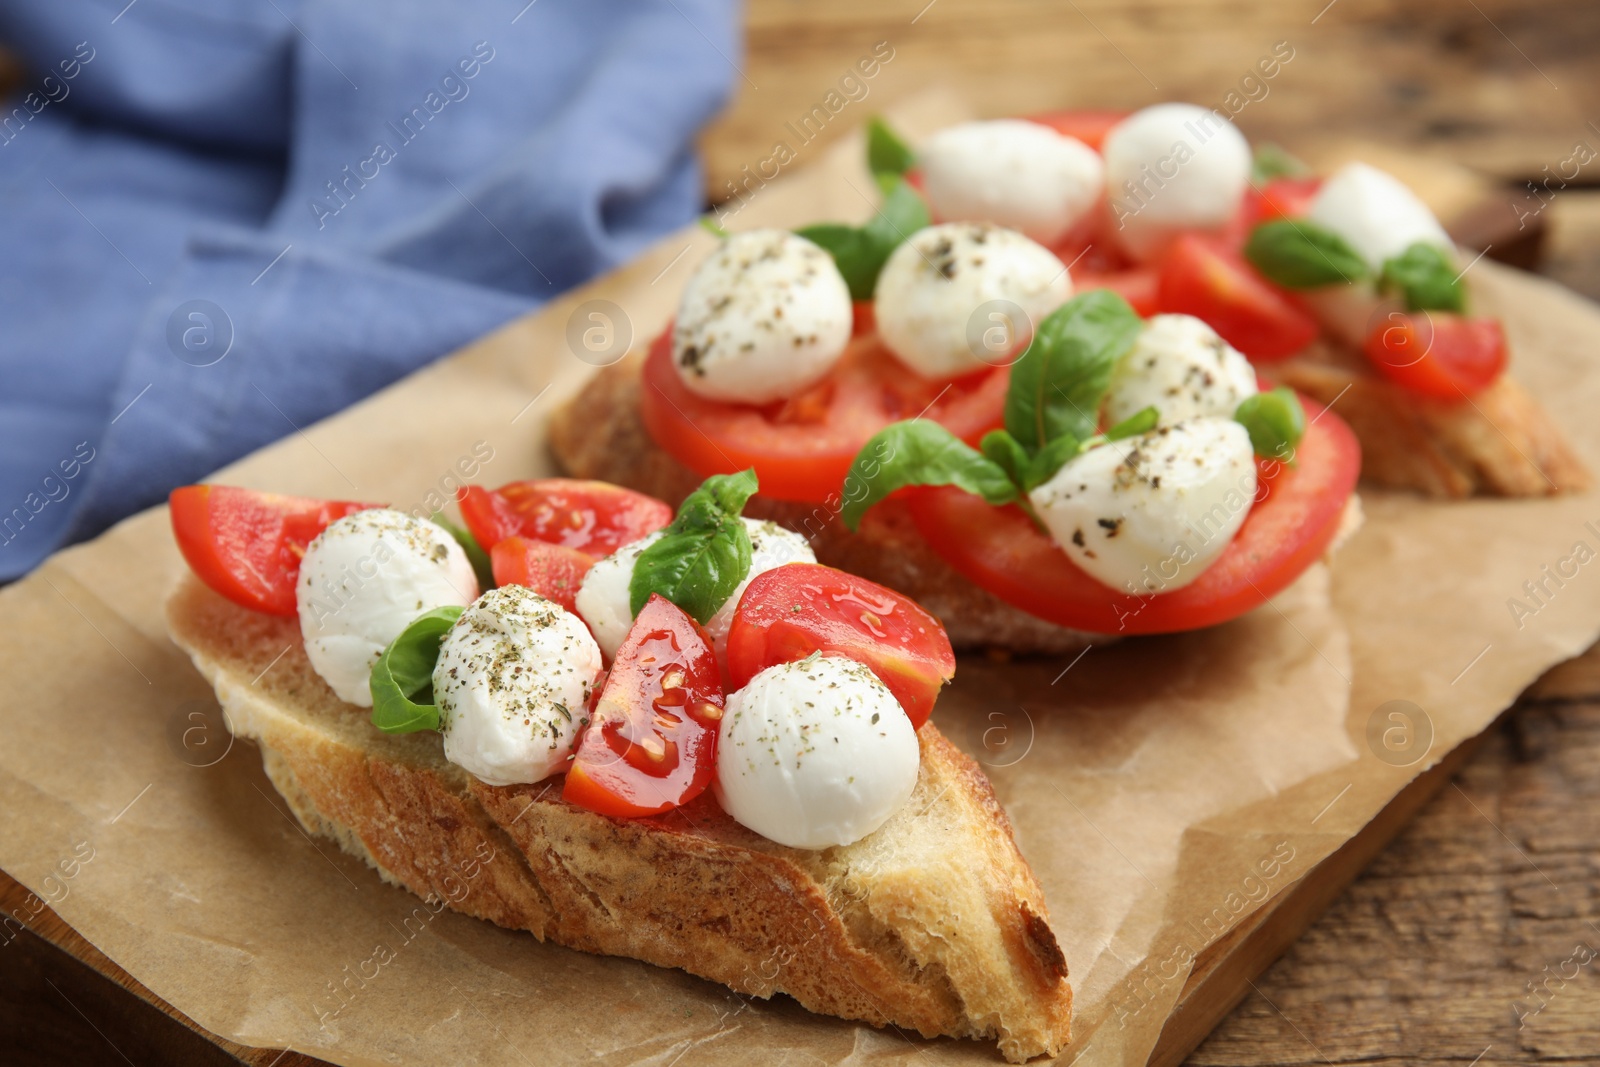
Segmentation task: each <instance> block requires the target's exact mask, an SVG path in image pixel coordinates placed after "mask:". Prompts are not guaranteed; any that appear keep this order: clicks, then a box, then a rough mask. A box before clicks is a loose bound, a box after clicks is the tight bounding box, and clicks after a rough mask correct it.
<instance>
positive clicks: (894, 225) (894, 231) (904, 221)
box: [861, 178, 933, 259]
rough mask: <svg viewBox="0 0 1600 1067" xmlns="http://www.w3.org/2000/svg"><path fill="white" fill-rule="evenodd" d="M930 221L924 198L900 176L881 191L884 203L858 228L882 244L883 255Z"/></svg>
mask: <svg viewBox="0 0 1600 1067" xmlns="http://www.w3.org/2000/svg"><path fill="white" fill-rule="evenodd" d="M931 225H933V217H932V216H931V215H929V214H928V204H927V201H925V200H923V199H922V194H921V193H919V192H917V191H916V189H914V188H913V187H912V185H911V183H910V182H908V181H906V180H905V179H904V178H900V179H898V180H896V181H895V182H894V184H893V185H891V186H890V187H889V188H888V189H886V190H885V191H884V198H883V206H882V207H881V208H879V209H878V213H877V214H876V215H874V216H872V218H871V219H870V220H869V221H868V222H867V224H866V225H865V226H863V227H862V228H861V229H862V231H863V232H864V233H866V234H867V235H868V236H869V237H870V238H871V239H872V240H874V241H875V242H877V243H878V244H880V245H882V246H883V250H884V251H883V258H884V259H888V258H889V253H890V252H893V251H894V250H895V249H896V248H899V247H900V243H901V242H902V241H904V240H905V239H906V238H907V237H910V236H911V235H912V234H914V233H916V232H917V231H918V230H921V229H926V228H927V227H929V226H931Z"/></svg>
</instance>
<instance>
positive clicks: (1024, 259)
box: [873, 222, 1072, 380]
mask: <svg viewBox="0 0 1600 1067" xmlns="http://www.w3.org/2000/svg"><path fill="white" fill-rule="evenodd" d="M1071 295H1072V279H1071V277H1069V276H1068V274H1067V268H1066V265H1065V264H1063V263H1062V262H1061V261H1060V260H1059V259H1057V258H1056V257H1055V255H1054V254H1053V253H1052V252H1051V251H1050V250H1049V249H1048V248H1045V247H1044V246H1043V245H1040V244H1038V243H1036V242H1034V241H1030V240H1029V239H1028V238H1026V237H1024V236H1022V234H1020V233H1017V232H1016V231H1014V230H1006V229H1002V228H1000V227H999V226H994V225H991V224H989V223H986V222H947V223H944V224H943V225H939V226H930V227H928V228H927V229H925V230H919V231H917V232H916V233H914V234H912V235H911V237H910V239H908V240H907V241H905V242H904V243H902V244H901V245H900V247H899V248H896V249H895V250H894V252H893V253H891V254H890V256H889V261H888V262H887V263H885V264H884V265H883V273H882V274H880V275H878V289H877V292H876V293H875V294H874V297H873V310H874V313H875V315H876V318H877V323H878V336H879V337H881V338H882V339H883V343H884V344H885V345H887V346H888V347H889V350H890V351H891V352H893V353H894V354H895V355H896V356H898V357H900V361H901V362H902V363H904V364H905V365H906V366H908V367H910V368H911V369H912V370H914V371H916V372H917V373H918V374H920V375H922V376H923V377H924V378H932V379H935V380H943V379H946V378H956V377H960V376H961V375H963V374H970V373H972V372H973V371H976V370H981V369H983V368H984V367H986V366H1002V365H1004V364H1005V362H1006V361H1007V360H1008V359H1009V358H1010V356H1011V355H1012V354H1013V353H1011V352H990V351H988V350H987V349H986V348H985V347H984V346H983V344H982V343H981V340H975V338H979V339H981V338H982V336H983V333H984V331H986V330H988V329H990V328H991V327H992V325H993V323H992V322H991V318H992V317H991V316H983V315H981V313H980V309H981V308H982V307H983V305H985V304H988V303H990V302H992V301H1007V302H1009V303H1010V304H1014V305H1016V307H1019V308H1021V309H1022V311H1023V313H1024V314H1025V315H1026V316H1027V319H1028V323H1027V324H1026V325H1025V326H1024V325H1023V324H1020V323H1012V324H1011V325H1012V326H1013V327H1015V328H1016V335H1015V336H1013V337H1012V340H1013V342H1014V347H1017V348H1020V347H1021V346H1022V345H1023V344H1024V343H1025V342H1026V341H1027V337H1028V336H1029V334H1031V331H1032V329H1033V325H1034V324H1037V323H1038V321H1039V320H1040V319H1042V318H1043V317H1044V316H1046V315H1048V314H1049V313H1050V312H1052V311H1054V310H1055V309H1056V308H1058V307H1060V306H1061V305H1062V304H1064V303H1066V301H1067V298H1068V297H1070V296H1071ZM996 314H997V315H1003V314H1004V312H1002V311H997V312H996ZM975 315H977V316H979V317H980V318H981V319H982V321H977V320H976V319H975V318H974V316H975Z"/></svg>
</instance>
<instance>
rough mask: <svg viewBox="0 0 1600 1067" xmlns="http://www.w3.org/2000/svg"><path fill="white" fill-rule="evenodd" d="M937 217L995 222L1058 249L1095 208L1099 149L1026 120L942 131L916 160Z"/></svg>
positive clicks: (1101, 172)
mask: <svg viewBox="0 0 1600 1067" xmlns="http://www.w3.org/2000/svg"><path fill="white" fill-rule="evenodd" d="M917 163H918V165H919V166H920V167H921V168H922V191H923V194H924V195H925V196H926V197H927V198H928V206H929V207H930V208H931V209H932V211H933V214H934V217H935V218H939V219H943V220H945V221H948V222H992V223H994V224H996V225H997V226H1005V227H1007V228H1009V229H1012V230H1016V231H1018V232H1019V233H1022V234H1025V235H1026V236H1028V237H1030V238H1032V239H1033V240H1035V241H1038V242H1040V243H1042V244H1054V243H1055V242H1057V241H1059V240H1061V238H1063V237H1065V236H1066V234H1067V231H1068V230H1070V229H1072V227H1073V225H1074V224H1075V223H1077V221H1078V220H1079V219H1081V218H1083V217H1084V215H1086V214H1087V213H1088V212H1089V210H1090V209H1091V208H1092V207H1094V205H1095V202H1096V201H1097V200H1099V198H1100V192H1101V190H1102V189H1103V188H1104V187H1105V168H1104V167H1103V166H1102V165H1101V163H1100V156H1099V154H1098V153H1096V152H1095V150H1094V149H1092V148H1090V147H1089V146H1088V145H1086V144H1084V143H1083V142H1082V141H1080V140H1078V139H1077V138H1075V137H1067V136H1064V135H1062V134H1059V133H1057V132H1056V131H1055V130H1052V129H1050V128H1049V127H1048V126H1041V125H1040V124H1039V123H1037V122H1026V121H1024V120H1022V119H996V120H994V121H992V122H967V123H963V124H961V125H960V126H951V127H950V128H948V129H944V130H940V131H939V132H938V133H936V134H934V135H933V136H932V137H930V138H928V140H927V143H925V144H924V145H923V146H922V148H921V150H920V151H919V152H918V153H917Z"/></svg>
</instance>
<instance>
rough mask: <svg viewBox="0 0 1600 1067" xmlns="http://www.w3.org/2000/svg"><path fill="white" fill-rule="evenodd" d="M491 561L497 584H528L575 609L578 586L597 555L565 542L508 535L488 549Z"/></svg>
mask: <svg viewBox="0 0 1600 1067" xmlns="http://www.w3.org/2000/svg"><path fill="white" fill-rule="evenodd" d="M489 562H490V563H492V564H493V565H494V584H495V585H525V586H527V587H528V588H529V589H532V590H533V591H534V592H535V593H538V594H539V595H540V596H542V597H544V598H545V599H546V600H552V601H554V602H555V603H557V604H560V605H561V606H562V607H563V608H566V609H567V610H568V611H571V612H576V611H577V610H578V608H577V605H576V604H575V603H574V601H575V600H576V598H577V596H578V587H579V586H580V585H582V584H583V576H584V575H585V574H588V573H589V568H590V567H592V566H594V557H593V556H591V555H589V554H588V553H587V552H579V551H578V550H577V549H575V548H568V547H567V546H566V545H552V544H550V543H549V542H548V541H534V540H531V539H529V538H526V537H507V538H506V539H505V540H503V541H501V542H500V543H499V544H497V545H495V546H494V547H493V548H491V549H490V550H489Z"/></svg>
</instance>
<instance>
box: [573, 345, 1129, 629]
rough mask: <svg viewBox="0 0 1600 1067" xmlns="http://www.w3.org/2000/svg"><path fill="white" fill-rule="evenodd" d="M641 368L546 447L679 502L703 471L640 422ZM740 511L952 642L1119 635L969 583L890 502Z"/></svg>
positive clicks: (618, 376)
mask: <svg viewBox="0 0 1600 1067" xmlns="http://www.w3.org/2000/svg"><path fill="white" fill-rule="evenodd" d="M643 366H644V354H643V353H642V352H634V353H630V354H629V355H628V357H627V358H625V359H623V360H622V361H620V362H618V363H615V364H613V365H611V366H609V367H606V368H604V369H603V370H601V371H600V373H599V374H597V375H595V377H593V378H592V379H590V381H589V382H588V383H587V384H586V385H585V386H584V388H583V389H582V391H580V392H579V393H578V395H577V396H576V397H574V398H573V399H572V401H571V402H570V403H568V404H567V405H566V406H565V407H563V408H561V409H560V410H559V411H557V412H556V414H555V416H554V417H553V418H552V419H551V422H550V428H549V439H550V448H551V450H552V451H553V452H554V454H555V457H556V460H557V461H558V462H559V463H560V464H561V466H562V467H563V468H565V469H566V471H567V472H568V473H569V474H571V475H572V476H573V477H576V478H594V479H598V480H600V481H605V482H612V483H614V484H616V485H625V486H627V487H628V488H630V489H637V490H638V491H639V492H641V493H649V494H650V495H651V496H653V497H657V498H659V499H661V500H665V501H666V502H667V503H669V504H671V505H673V506H674V507H676V506H677V505H678V504H679V503H680V502H681V501H682V500H683V498H684V497H686V496H688V495H689V494H690V493H691V492H693V491H694V489H695V487H696V486H698V485H699V484H700V478H699V477H698V476H697V475H695V474H693V473H692V472H691V471H689V469H688V468H686V467H684V466H683V465H682V464H681V463H679V462H678V461H677V460H675V459H673V458H672V457H671V456H670V455H668V454H667V453H666V452H665V451H663V450H662V449H661V448H659V447H657V445H656V443H655V441H654V440H652V439H651V437H650V432H649V431H648V430H646V429H645V425H644V419H643V418H642V416H641V415H640V413H639V396H640V390H641V389H642V388H643V380H642V375H641V371H642V369H643ZM745 514H747V515H750V516H752V517H754V518H761V519H771V520H773V521H774V522H778V523H781V524H782V525H784V526H787V527H788V528H789V529H791V530H797V531H799V532H800V533H802V534H804V535H805V536H806V537H807V539H808V540H809V541H810V542H811V548H812V551H814V552H815V553H816V555H817V561H818V562H820V563H826V564H828V565H829V566H832V567H838V568H839V569H841V570H847V571H850V572H852V573H854V574H859V575H861V576H862V577H863V578H870V579H871V580H872V581H875V582H878V583H879V584H882V585H886V586H888V587H889V588H891V589H897V590H899V591H900V592H902V593H904V594H906V595H907V596H909V597H911V598H912V599H913V600H915V601H917V602H918V603H919V604H921V605H922V606H923V607H924V608H926V609H927V610H928V611H930V612H932V613H933V614H934V615H935V616H937V617H938V619H939V621H940V622H942V623H943V624H944V628H945V632H946V633H948V634H949V635H950V643H951V644H952V645H954V646H955V647H956V648H960V649H982V648H989V649H1003V650H1006V651H1008V652H1018V653H1055V654H1060V653H1068V652H1076V651H1079V650H1081V649H1083V648H1085V647H1087V646H1089V645H1091V644H1109V643H1110V642H1112V641H1114V640H1116V639H1117V638H1116V637H1114V636H1110V635H1105V634H1089V633H1084V632H1082V631H1079V630H1069V629H1067V628H1066V627H1064V626H1058V625H1056V624H1055V623H1053V622H1047V621H1045V620H1044V619H1041V618H1038V617H1037V616H1034V615H1030V614H1028V613H1027V612H1025V611H1023V610H1022V609H1021V608H1017V607H1013V606H1012V605H1010V604H1008V603H1006V602H1005V601H1004V600H1001V599H1000V598H999V597H997V596H995V595H994V594H993V593H990V592H989V591H988V590H986V589H983V588H981V587H979V586H978V585H975V584H974V583H972V582H970V581H968V580H967V579H966V578H965V577H963V576H962V575H961V574H959V573H957V571H956V570H955V569H954V568H953V567H951V566H950V564H948V563H946V562H945V561H944V559H943V558H941V557H940V556H939V555H938V553H936V552H934V551H933V549H932V548H930V547H929V546H928V542H927V541H926V540H925V539H924V538H923V537H922V535H921V534H919V533H918V532H917V530H916V528H915V526H914V525H913V524H912V522H911V517H910V515H909V514H907V512H906V511H905V509H904V508H903V507H901V506H900V505H899V504H898V503H897V502H896V501H894V500H888V501H885V502H884V503H882V504H879V505H878V506H877V507H875V508H873V509H872V510H871V511H870V512H868V513H867V516H866V519H865V521H864V522H862V524H861V529H860V530H859V531H857V532H855V533H852V532H851V531H850V530H848V529H847V528H846V527H845V525H844V523H843V522H842V521H841V520H840V519H839V514H838V511H837V509H836V508H830V507H828V506H827V505H821V504H797V503H792V502H788V501H782V500H771V499H768V498H766V497H763V496H757V497H755V498H754V499H752V500H751V501H750V503H749V504H748V505H746V507H745Z"/></svg>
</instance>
